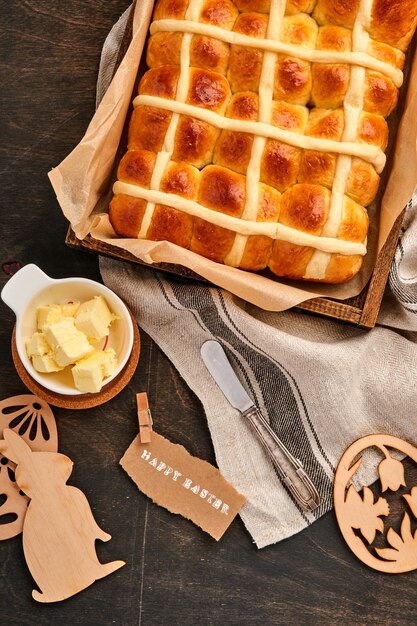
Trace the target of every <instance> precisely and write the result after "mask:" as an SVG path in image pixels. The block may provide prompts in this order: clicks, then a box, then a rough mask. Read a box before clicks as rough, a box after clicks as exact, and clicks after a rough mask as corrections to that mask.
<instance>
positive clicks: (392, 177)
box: [49, 0, 417, 311]
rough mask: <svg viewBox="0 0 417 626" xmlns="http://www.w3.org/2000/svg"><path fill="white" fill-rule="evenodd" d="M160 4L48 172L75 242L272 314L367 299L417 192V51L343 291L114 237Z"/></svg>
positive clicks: (149, 5) (141, 20)
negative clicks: (362, 244) (147, 47)
mask: <svg viewBox="0 0 417 626" xmlns="http://www.w3.org/2000/svg"><path fill="white" fill-rule="evenodd" d="M153 4H154V3H153V0H141V2H138V3H137V4H136V8H135V12H134V18H133V35H132V41H131V43H130V46H129V48H128V50H127V52H126V54H125V56H124V58H123V60H122V62H121V64H120V66H119V69H118V70H117V72H116V74H115V76H114V78H113V80H112V82H111V84H110V86H109V88H108V90H107V92H106V94H105V96H104V97H103V100H102V101H101V104H100V105H99V107H98V109H97V111H96V113H95V115H94V117H93V119H92V121H91V123H90V125H89V127H88V129H87V132H86V134H85V136H84V137H83V139H82V140H81V142H80V143H79V144H78V146H77V147H76V148H75V149H74V150H73V151H72V152H71V154H70V155H69V156H68V157H67V158H66V159H65V160H64V161H62V163H61V164H60V165H58V166H57V167H56V168H55V169H53V170H52V171H51V172H50V173H49V178H50V180H51V183H52V185H53V187H54V190H55V192H56V195H57V198H58V202H59V204H60V205H61V208H62V210H63V212H64V215H65V216H66V217H67V219H68V220H69V221H70V223H71V227H72V229H73V230H74V232H75V234H76V236H77V237H78V238H79V239H83V238H84V237H85V236H86V235H87V234H88V233H89V234H91V236H92V237H94V238H95V239H98V240H100V241H104V242H106V243H108V244H111V245H113V246H116V247H119V248H121V249H124V250H128V251H129V252H131V253H132V254H134V255H135V256H136V257H137V258H138V259H140V260H141V261H144V262H145V263H150V264H151V263H171V264H177V265H182V266H184V267H186V268H189V269H191V270H193V271H194V272H196V273H197V274H199V275H200V276H203V277H204V278H206V279H207V280H209V281H210V282H212V283H214V284H215V285H218V286H220V287H223V288H224V289H227V290H229V291H230V292H232V293H234V294H235V295H237V296H239V297H241V298H243V299H244V300H247V301H248V302H251V303H252V304H255V305H257V306H259V307H261V308H263V309H267V310H272V311H282V310H285V309H288V308H290V307H293V306H295V305H297V304H299V303H300V302H303V301H305V300H309V299H311V298H316V297H319V296H327V297H331V298H335V299H337V300H344V299H346V298H350V297H353V296H355V295H357V294H358V293H360V291H361V290H362V289H363V287H364V286H365V285H366V283H367V282H368V280H369V277H370V275H371V273H372V270H373V267H374V264H375V260H376V257H377V254H378V253H379V251H380V250H381V248H382V246H383V245H384V243H385V241H386V239H387V237H388V234H389V232H390V230H391V228H392V226H393V224H394V222H395V220H396V218H397V217H398V216H399V215H400V213H401V211H402V210H403V208H404V206H405V205H406V203H407V202H408V200H409V198H410V197H411V195H412V193H413V191H414V189H415V187H416V186H417V157H416V142H417V53H415V54H414V59H411V60H410V63H409V64H408V66H407V67H410V66H411V64H412V68H411V71H410V79H409V85H408V93H407V97H406V99H405V105H404V112H403V116H402V120H401V122H400V123H399V125H398V130H397V133H396V136H395V126H396V125H397V124H396V121H395V116H393V121H394V124H391V143H392V149H391V154H392V157H391V159H390V160H391V166H390V165H389V164H388V165H387V167H386V173H385V179H386V181H387V182H386V187H385V192H383V188H384V180H382V181H381V186H380V193H379V195H378V198H377V200H376V201H375V202H374V203H373V205H371V207H369V208H368V212H369V214H370V217H371V226H370V230H369V235H368V253H367V255H366V256H365V258H364V263H363V267H362V269H361V271H360V272H359V274H358V275H357V276H356V277H355V278H354V279H352V280H351V281H349V282H348V283H346V284H344V285H337V286H335V285H321V284H315V283H302V282H299V283H296V282H292V281H287V280H284V279H278V278H276V277H274V276H273V275H272V274H270V273H269V272H267V273H266V274H267V275H266V276H265V275H262V274H254V273H251V272H245V271H243V270H239V269H236V268H232V267H228V266H225V265H221V264H219V263H215V262H213V261H210V260H208V259H205V258H203V257H201V256H199V255H197V254H195V253H194V252H191V251H189V250H185V249H183V248H180V247H178V246H176V245H174V244H171V243H168V242H165V241H163V242H154V241H142V240H138V239H123V238H120V237H118V236H117V235H116V234H115V232H114V230H113V228H112V226H111V224H110V221H109V218H108V214H107V213H106V208H107V206H108V201H109V200H110V198H111V193H110V190H111V185H112V182H113V176H114V164H115V159H116V154H117V151H118V146H119V143H120V139H121V136H122V132H123V128H124V126H125V122H126V115H127V113H128V109H129V106H130V103H131V100H132V98H133V96H132V90H133V87H134V84H135V80H136V77H137V72H138V68H139V63H140V59H141V56H142V52H143V49H144V44H145V39H146V35H147V31H148V28H149V23H150V19H151V14H152V9H153ZM409 56H410V55H409ZM411 61H412V63H411ZM397 115H398V113H397ZM393 126H394V128H393ZM393 138H395V141H393ZM388 172H389V174H388ZM379 206H380V214H379V216H378V207H379Z"/></svg>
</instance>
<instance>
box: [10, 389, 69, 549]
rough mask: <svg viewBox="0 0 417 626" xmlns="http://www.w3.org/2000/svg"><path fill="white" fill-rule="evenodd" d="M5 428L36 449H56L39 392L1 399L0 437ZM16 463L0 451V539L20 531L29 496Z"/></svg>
mask: <svg viewBox="0 0 417 626" xmlns="http://www.w3.org/2000/svg"><path fill="white" fill-rule="evenodd" d="M5 428H10V429H11V430H13V431H14V432H16V433H18V434H19V435H20V436H21V437H22V438H23V439H24V441H26V443H27V444H29V446H30V447H31V449H32V450H36V451H42V450H43V451H50V452H56V451H57V450H58V432H57V428H56V422H55V418H54V414H53V413H52V411H51V409H50V407H49V405H48V404H46V402H44V401H43V400H42V399H41V398H39V397H38V396H33V395H30V394H25V395H21V396H13V397H11V398H7V399H6V400H2V401H1V402H0V437H2V436H3V431H4V429H5ZM15 469H16V465H15V463H13V462H12V461H11V460H8V459H6V457H4V456H3V455H2V454H0V540H4V539H10V538H11V537H15V536H16V535H18V534H19V533H21V532H22V528H23V520H24V517H25V514H26V509H27V505H28V502H29V498H28V497H27V496H25V494H24V493H21V491H20V489H19V487H18V485H17V483H16V478H15Z"/></svg>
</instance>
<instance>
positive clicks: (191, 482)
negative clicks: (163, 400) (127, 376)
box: [120, 431, 246, 541]
mask: <svg viewBox="0 0 417 626" xmlns="http://www.w3.org/2000/svg"><path fill="white" fill-rule="evenodd" d="M120 465H121V466H122V467H123V469H124V470H125V471H126V472H127V473H128V474H129V476H130V478H131V479H132V480H133V481H134V482H135V483H136V485H137V486H138V487H139V489H140V490H141V491H143V493H145V494H146V495H147V496H149V497H150V498H152V500H153V502H155V503H156V504H159V506H162V507H164V508H165V509H168V511H171V513H178V514H180V515H182V516H183V517H186V518H187V519H189V520H191V521H192V522H194V524H197V526H199V527H200V528H202V530H204V531H205V532H206V533H209V535H211V536H212V537H214V539H217V541H218V540H219V539H220V538H221V537H222V536H223V534H224V533H225V532H226V530H227V529H228V527H229V526H230V524H231V523H232V521H233V519H234V518H235V517H236V515H237V514H238V513H239V511H240V509H241V508H242V506H243V504H244V502H245V500H246V498H245V497H244V496H242V495H241V494H240V493H238V492H237V491H236V489H235V488H234V487H232V485H231V484H230V483H228V482H227V480H226V479H225V478H223V476H222V475H221V474H220V472H219V470H218V469H217V468H216V467H214V466H213V465H210V463H207V461H202V460H201V459H198V458H197V457H195V456H191V454H189V453H188V452H187V450H186V449H185V448H184V447H183V446H180V445H177V444H174V443H171V442H170V441H168V439H165V437H162V435H159V434H158V433H156V432H155V431H153V432H152V439H151V441H150V442H149V443H141V442H140V439H139V435H138V436H137V437H136V439H134V440H133V441H132V443H131V445H130V446H129V448H128V449H127V450H126V452H125V454H124V456H123V458H122V459H121V461H120Z"/></svg>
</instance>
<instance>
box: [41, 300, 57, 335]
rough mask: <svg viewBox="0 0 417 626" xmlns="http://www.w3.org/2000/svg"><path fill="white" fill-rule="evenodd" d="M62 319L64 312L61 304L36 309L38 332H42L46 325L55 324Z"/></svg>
mask: <svg viewBox="0 0 417 626" xmlns="http://www.w3.org/2000/svg"><path fill="white" fill-rule="evenodd" d="M61 318H62V310H61V307H60V306H59V304H47V305H45V306H38V307H37V309H36V321H37V325H38V330H42V329H43V327H44V326H45V324H55V323H56V322H59V320H60V319H61Z"/></svg>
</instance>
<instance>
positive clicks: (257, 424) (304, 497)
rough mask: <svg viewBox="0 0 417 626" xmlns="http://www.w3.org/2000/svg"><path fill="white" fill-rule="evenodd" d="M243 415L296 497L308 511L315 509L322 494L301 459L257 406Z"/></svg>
mask: <svg viewBox="0 0 417 626" xmlns="http://www.w3.org/2000/svg"><path fill="white" fill-rule="evenodd" d="M242 415H243V416H244V417H246V418H247V419H248V420H249V422H250V424H251V426H252V428H253V429H254V431H255V432H256V434H257V436H258V438H259V441H260V442H261V444H262V446H263V447H264V449H265V452H266V453H267V454H268V456H269V458H270V459H271V461H272V463H273V464H274V465H275V467H276V468H277V470H278V473H279V475H280V477H281V478H282V480H283V482H284V483H285V485H286V486H287V487H288V489H289V491H290V492H291V493H292V495H293V496H294V498H295V499H296V500H297V502H298V503H299V504H300V505H301V506H302V507H303V509H305V510H306V511H314V509H316V508H317V507H318V506H319V505H320V495H319V493H318V491H317V489H316V487H315V486H314V485H313V483H312V482H311V480H310V478H309V476H308V475H307V474H306V472H305V470H304V469H303V466H302V463H301V461H299V460H298V459H296V458H295V457H294V456H293V455H292V454H291V452H290V451H289V450H288V449H287V448H286V447H285V446H284V444H283V443H282V441H281V440H280V439H279V438H278V437H277V435H276V434H275V433H274V431H273V430H272V428H271V427H270V425H269V424H268V422H267V421H266V419H265V418H264V417H263V415H262V414H261V412H260V411H259V409H258V408H257V407H256V406H253V407H251V408H249V409H248V410H247V411H245V412H244V413H242Z"/></svg>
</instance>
